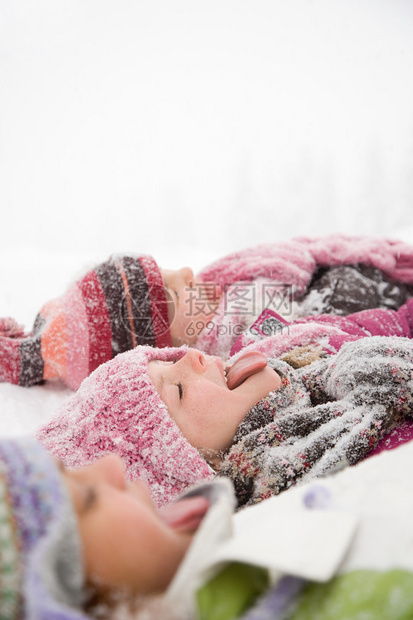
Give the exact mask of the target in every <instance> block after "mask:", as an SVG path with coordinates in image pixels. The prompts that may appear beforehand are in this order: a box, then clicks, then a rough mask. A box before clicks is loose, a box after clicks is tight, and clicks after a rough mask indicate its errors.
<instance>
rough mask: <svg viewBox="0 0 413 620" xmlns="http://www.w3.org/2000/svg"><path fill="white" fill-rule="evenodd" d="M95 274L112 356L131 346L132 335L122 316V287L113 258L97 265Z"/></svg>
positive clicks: (127, 349)
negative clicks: (110, 335)
mask: <svg viewBox="0 0 413 620" xmlns="http://www.w3.org/2000/svg"><path fill="white" fill-rule="evenodd" d="M95 273H96V276H97V278H98V280H99V282H100V285H101V287H102V290H103V294H104V296H105V303H106V307H107V310H108V314H109V321H110V328H111V332H112V356H111V357H115V355H117V354H118V353H123V352H124V351H129V350H130V349H132V348H133V342H132V336H131V333H130V329H129V326H128V323H126V325H125V320H124V317H123V303H124V287H123V281H122V277H121V274H120V272H119V269H118V267H117V264H116V262H115V260H113V259H110V260H108V261H106V262H105V263H103V264H101V265H98V267H96V269H95Z"/></svg>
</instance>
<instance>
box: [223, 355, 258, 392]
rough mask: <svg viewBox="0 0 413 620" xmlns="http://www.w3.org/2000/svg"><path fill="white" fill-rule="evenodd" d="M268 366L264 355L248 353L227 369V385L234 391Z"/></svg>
mask: <svg viewBox="0 0 413 620" xmlns="http://www.w3.org/2000/svg"><path fill="white" fill-rule="evenodd" d="M266 365H267V359H266V357H265V355H264V354H263V353H257V352H256V351H248V352H247V353H244V355H241V357H239V358H238V359H237V361H236V362H234V363H233V364H232V366H229V367H228V369H227V385H228V387H229V389H230V390H234V389H235V388H237V387H238V386H239V385H241V383H243V382H244V381H245V380H246V379H248V378H249V377H252V375H255V374H256V373H257V372H260V370H262V369H263V368H265V367H266Z"/></svg>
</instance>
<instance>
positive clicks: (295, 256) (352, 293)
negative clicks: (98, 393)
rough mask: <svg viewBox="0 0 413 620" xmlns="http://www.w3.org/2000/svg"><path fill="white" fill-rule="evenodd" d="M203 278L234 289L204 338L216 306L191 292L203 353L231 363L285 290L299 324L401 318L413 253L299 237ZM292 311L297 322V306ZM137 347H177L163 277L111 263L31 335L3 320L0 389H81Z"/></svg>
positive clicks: (393, 244) (148, 263) (412, 277)
mask: <svg viewBox="0 0 413 620" xmlns="http://www.w3.org/2000/svg"><path fill="white" fill-rule="evenodd" d="M349 265H353V267H351V266H349ZM343 266H346V267H343ZM200 278H201V279H203V281H204V282H212V283H214V282H216V283H217V284H221V285H222V286H223V288H224V289H225V287H227V286H229V285H235V287H232V288H230V289H226V295H224V296H223V299H222V302H221V305H220V308H219V310H218V313H217V314H216V315H215V313H214V312H212V311H211V312H212V313H211V321H209V322H208V324H207V326H206V327H205V329H204V330H203V332H202V333H201V331H202V326H203V324H202V326H199V325H198V322H197V321H196V312H197V308H199V306H197V304H199V303H201V304H202V305H203V306H204V305H206V304H207V303H208V302H206V301H205V300H202V299H201V300H197V297H196V289H195V290H194V291H192V294H193V296H194V299H193V301H194V321H193V324H192V325H190V327H189V328H190V329H192V330H194V331H193V333H195V334H196V333H198V334H200V337H199V338H198V340H197V343H196V347H197V348H200V349H201V350H203V351H204V352H205V353H211V354H214V355H220V356H221V357H223V358H226V357H227V356H228V353H229V350H230V348H231V346H232V344H233V343H234V340H236V338H237V337H238V336H239V334H240V332H241V331H242V330H243V329H244V328H245V327H247V326H248V325H249V324H250V323H252V322H253V320H254V319H255V318H256V317H257V316H258V315H259V314H260V312H261V310H263V309H264V308H265V307H267V304H268V299H273V302H274V300H275V302H274V303H275V304H277V300H279V298H280V295H281V297H282V298H283V295H284V293H285V292H286V291H285V287H292V289H293V297H294V299H295V300H298V299H299V301H300V303H299V305H300V308H299V313H300V316H302V315H306V314H315V313H321V312H328V313H333V314H349V313H351V312H356V311H359V310H364V309H366V308H374V307H384V308H390V309H393V310H396V309H397V308H398V307H399V306H400V305H402V304H403V303H404V302H405V301H406V298H407V296H411V294H412V290H413V289H412V287H411V286H409V285H412V284H413V248H412V247H411V246H408V245H406V244H404V243H402V242H400V241H391V240H388V239H375V238H369V237H344V236H342V235H331V236H329V237H325V238H316V239H303V238H301V239H294V240H292V241H289V242H285V243H275V244H271V245H261V246H258V247H256V248H251V249H247V250H244V251H242V252H237V253H235V254H231V255H230V256H227V257H226V258H223V259H221V260H219V261H217V262H215V263H213V264H212V265H211V266H210V267H207V268H206V269H204V270H202V271H201V273H200ZM237 282H243V283H244V287H241V288H240V287H239V286H238V285H237V284H236V283H237ZM251 282H254V283H255V284H256V286H257V291H256V293H257V295H258V297H261V299H254V300H253V302H251V300H250V302H249V307H245V306H244V304H245V296H246V295H247V297H248V295H249V294H250V291H249V290H248V287H246V286H245V284H246V283H251ZM280 283H281V284H282V287H281V290H280ZM403 283H406V285H405V284H403ZM283 287H284V288H283ZM288 290H289V289H288ZM287 293H288V291H287ZM231 296H233V297H235V299H232V298H231ZM237 297H238V299H240V300H241V302H240V303H237ZM228 300H229V302H230V306H231V307H230V308H228V307H227V301H228ZM234 302H235V303H234ZM274 303H273V306H274ZM251 304H252V306H253V307H251ZM247 306H248V304H247ZM206 309H207V310H208V308H206ZM273 309H275V310H276V311H277V312H280V308H277V307H273ZM286 311H287V313H289V314H288V318H291V317H292V316H293V315H291V311H290V307H289V305H288V307H287V309H286ZM137 344H145V345H146V344H149V345H151V346H157V347H165V346H170V344H171V339H170V332H169V320H168V312H167V298H166V295H165V291H164V288H163V282H162V278H161V274H160V272H159V269H158V267H157V265H156V263H155V261H154V260H153V258H151V257H149V256H138V255H118V256H113V257H111V258H110V259H109V260H108V261H106V262H104V263H102V264H100V265H98V266H97V267H96V268H94V269H93V270H91V271H89V272H88V273H87V274H86V275H85V276H84V277H83V278H81V279H80V280H79V281H77V282H76V283H75V284H74V285H73V286H71V287H70V288H69V290H68V291H67V292H66V293H65V294H64V295H63V296H62V297H60V298H58V299H56V300H53V301H51V302H48V303H47V304H45V305H44V307H43V308H42V310H41V312H40V313H39V315H38V316H37V318H36V320H35V323H34V327H33V330H32V331H31V332H30V333H29V334H25V333H24V330H23V329H22V328H21V327H20V326H19V325H18V324H17V323H16V322H15V321H14V320H13V319H0V381H8V382H10V383H15V384H19V385H25V386H29V385H34V384H36V383H40V382H42V381H43V380H45V379H52V378H56V377H59V378H61V379H63V381H64V382H65V383H66V384H67V385H68V386H69V387H70V388H72V389H77V388H78V387H79V385H80V383H81V382H82V380H83V379H84V378H85V377H87V376H88V375H89V374H90V373H91V372H92V371H93V370H94V369H95V368H97V366H98V365H99V364H101V363H103V362H105V361H107V360H109V359H111V358H112V357H114V356H115V355H117V354H118V353H120V352H123V351H127V350H129V349H131V348H134V347H135V346H136V345H137Z"/></svg>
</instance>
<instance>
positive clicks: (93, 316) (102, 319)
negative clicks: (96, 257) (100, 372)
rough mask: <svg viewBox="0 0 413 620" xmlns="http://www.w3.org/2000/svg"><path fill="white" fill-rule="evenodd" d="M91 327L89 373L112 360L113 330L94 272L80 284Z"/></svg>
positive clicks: (103, 296) (102, 293) (101, 290)
mask: <svg viewBox="0 0 413 620" xmlns="http://www.w3.org/2000/svg"><path fill="white" fill-rule="evenodd" d="M79 288H80V290H81V292H82V297H83V301H84V304H85V309H86V315H87V321H88V325H89V373H91V372H93V371H94V370H95V369H96V368H97V367H98V366H100V364H103V363H104V362H107V361H108V360H110V359H111V358H112V330H111V327H110V319H109V312H108V308H107V305H106V299H105V295H104V292H103V289H102V287H101V285H100V282H99V279H98V277H97V275H96V273H95V272H94V271H91V272H90V273H88V274H87V275H86V276H85V277H84V278H83V280H82V281H81V282H80V283H79Z"/></svg>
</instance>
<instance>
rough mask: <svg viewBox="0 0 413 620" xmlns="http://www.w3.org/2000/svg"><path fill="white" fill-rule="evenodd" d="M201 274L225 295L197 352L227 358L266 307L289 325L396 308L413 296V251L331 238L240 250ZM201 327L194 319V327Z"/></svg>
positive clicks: (375, 241)
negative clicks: (309, 317) (312, 317)
mask: <svg viewBox="0 0 413 620" xmlns="http://www.w3.org/2000/svg"><path fill="white" fill-rule="evenodd" d="M198 277H199V278H200V279H201V280H204V281H205V282H207V281H214V282H216V283H217V284H219V285H220V286H221V288H222V289H223V291H224V294H223V297H222V300H221V304H220V307H219V308H218V311H217V312H216V314H215V315H213V316H212V315H211V321H210V322H209V323H208V324H207V326H206V329H204V330H203V332H202V333H200V335H199V338H198V340H197V342H196V345H195V346H196V347H197V348H199V349H201V350H202V351H204V352H205V353H209V354H212V355H220V356H221V357H222V358H224V359H226V358H227V357H228V354H229V351H230V349H231V347H232V345H233V344H234V342H235V340H236V339H237V337H238V336H239V335H240V333H241V332H242V331H243V330H244V329H245V328H246V327H248V326H249V325H250V324H251V323H253V321H254V320H255V319H256V318H257V317H258V316H259V315H260V313H261V312H262V311H263V310H264V309H265V308H267V307H270V308H272V309H273V310H275V311H276V312H277V313H279V314H282V315H283V316H285V317H286V318H287V319H289V320H291V319H293V318H297V317H299V316H306V315H312V314H320V313H328V314H338V315H347V314H350V313H354V312H358V311H361V310H365V309H371V308H377V307H382V308H388V309H392V310H397V308H398V307H399V306H401V305H402V304H403V303H404V302H405V301H406V300H407V298H408V297H411V296H412V295H413V286H412V285H413V248H412V247H411V246H409V245H407V244H405V243H403V242H401V241H395V240H389V239H381V238H370V237H355V236H344V235H337V234H336V235H330V236H327V237H320V238H312V239H310V238H297V239H293V240H292V241H288V242H283V243H276V244H266V245H260V246H257V247H254V248H247V249H246V250H242V251H239V252H234V253H233V254H230V255H228V256H227V257H225V258H223V259H220V260H218V261H216V262H214V263H212V265H210V266H209V267H207V268H205V269H203V270H202V271H201V272H200V274H199V275H198ZM194 327H195V328H196V322H194Z"/></svg>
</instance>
